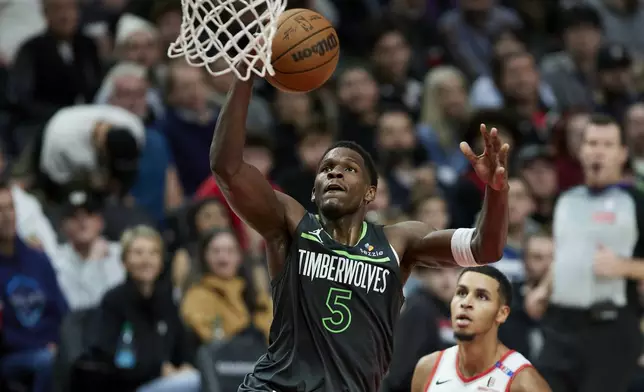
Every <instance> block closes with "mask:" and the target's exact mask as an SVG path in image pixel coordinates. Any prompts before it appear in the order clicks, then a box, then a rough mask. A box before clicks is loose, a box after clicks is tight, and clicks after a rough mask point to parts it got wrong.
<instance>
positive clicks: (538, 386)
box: [510, 366, 552, 392]
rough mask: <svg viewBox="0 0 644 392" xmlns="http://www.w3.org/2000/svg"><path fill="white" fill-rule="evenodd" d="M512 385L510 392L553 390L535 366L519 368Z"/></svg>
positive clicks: (547, 391)
mask: <svg viewBox="0 0 644 392" xmlns="http://www.w3.org/2000/svg"><path fill="white" fill-rule="evenodd" d="M515 374H516V375H515V376H514V378H513V380H512V384H511V385H510V392H528V391H529V392H552V390H551V389H550V386H549V385H548V383H547V382H546V380H545V379H544V378H543V377H542V376H541V374H539V372H538V371H537V369H535V368H534V367H533V366H525V367H522V368H519V369H518V370H517V371H516V373H515Z"/></svg>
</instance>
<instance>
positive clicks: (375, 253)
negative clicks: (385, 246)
mask: <svg viewBox="0 0 644 392" xmlns="http://www.w3.org/2000/svg"><path fill="white" fill-rule="evenodd" d="M374 249H375V248H374V247H373V245H371V244H370V243H366V244H364V249H362V248H360V252H361V253H362V254H363V255H366V256H369V257H380V256H382V255H383V254H385V252H383V251H381V250H374Z"/></svg>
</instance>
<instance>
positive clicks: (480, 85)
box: [470, 29, 557, 109]
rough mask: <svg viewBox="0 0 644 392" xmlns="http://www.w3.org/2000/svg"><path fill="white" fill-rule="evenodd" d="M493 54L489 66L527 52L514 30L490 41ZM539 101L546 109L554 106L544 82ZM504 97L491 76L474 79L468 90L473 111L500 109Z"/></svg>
mask: <svg viewBox="0 0 644 392" xmlns="http://www.w3.org/2000/svg"><path fill="white" fill-rule="evenodd" d="M492 43H493V45H494V46H493V49H494V54H493V57H492V62H491V64H492V65H494V64H500V61H502V59H505V58H506V57H508V56H511V55H512V54H515V53H522V52H526V51H527V50H528V48H527V46H526V44H525V42H523V41H522V37H521V34H520V33H519V32H518V31H515V30H511V29H508V30H505V31H501V32H500V33H499V34H498V35H497V36H496V37H495V38H494V40H493V41H492ZM539 99H540V100H541V102H543V103H544V105H545V106H546V107H553V106H555V105H556V101H557V99H556V97H555V96H554V92H553V91H552V87H550V85H549V84H548V83H546V82H544V81H539ZM504 101H505V100H504V96H503V95H502V94H501V91H500V90H499V86H498V83H497V81H496V80H495V79H494V78H492V75H482V76H479V77H478V78H476V80H475V81H474V83H473V84H472V88H471V89H470V104H471V105H472V107H473V108H475V109H500V108H502V107H503V106H504V104H505V102H504Z"/></svg>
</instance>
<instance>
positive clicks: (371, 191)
mask: <svg viewBox="0 0 644 392" xmlns="http://www.w3.org/2000/svg"><path fill="white" fill-rule="evenodd" d="M374 200H376V187H375V186H373V185H372V186H369V188H367V193H366V194H365V195H364V201H365V202H366V203H367V204H369V203H371V202H372V201H374Z"/></svg>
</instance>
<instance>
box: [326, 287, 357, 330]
mask: <svg viewBox="0 0 644 392" xmlns="http://www.w3.org/2000/svg"><path fill="white" fill-rule="evenodd" d="M351 294H352V293H351V290H345V289H338V288H335V287H331V288H330V289H329V294H328V295H327V297H326V307H327V308H328V309H329V311H331V316H329V317H324V318H323V319H322V324H323V325H324V328H326V330H327V331H329V332H332V333H342V332H344V331H346V330H347V328H349V325H351V310H349V307H348V306H347V302H349V300H351Z"/></svg>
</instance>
